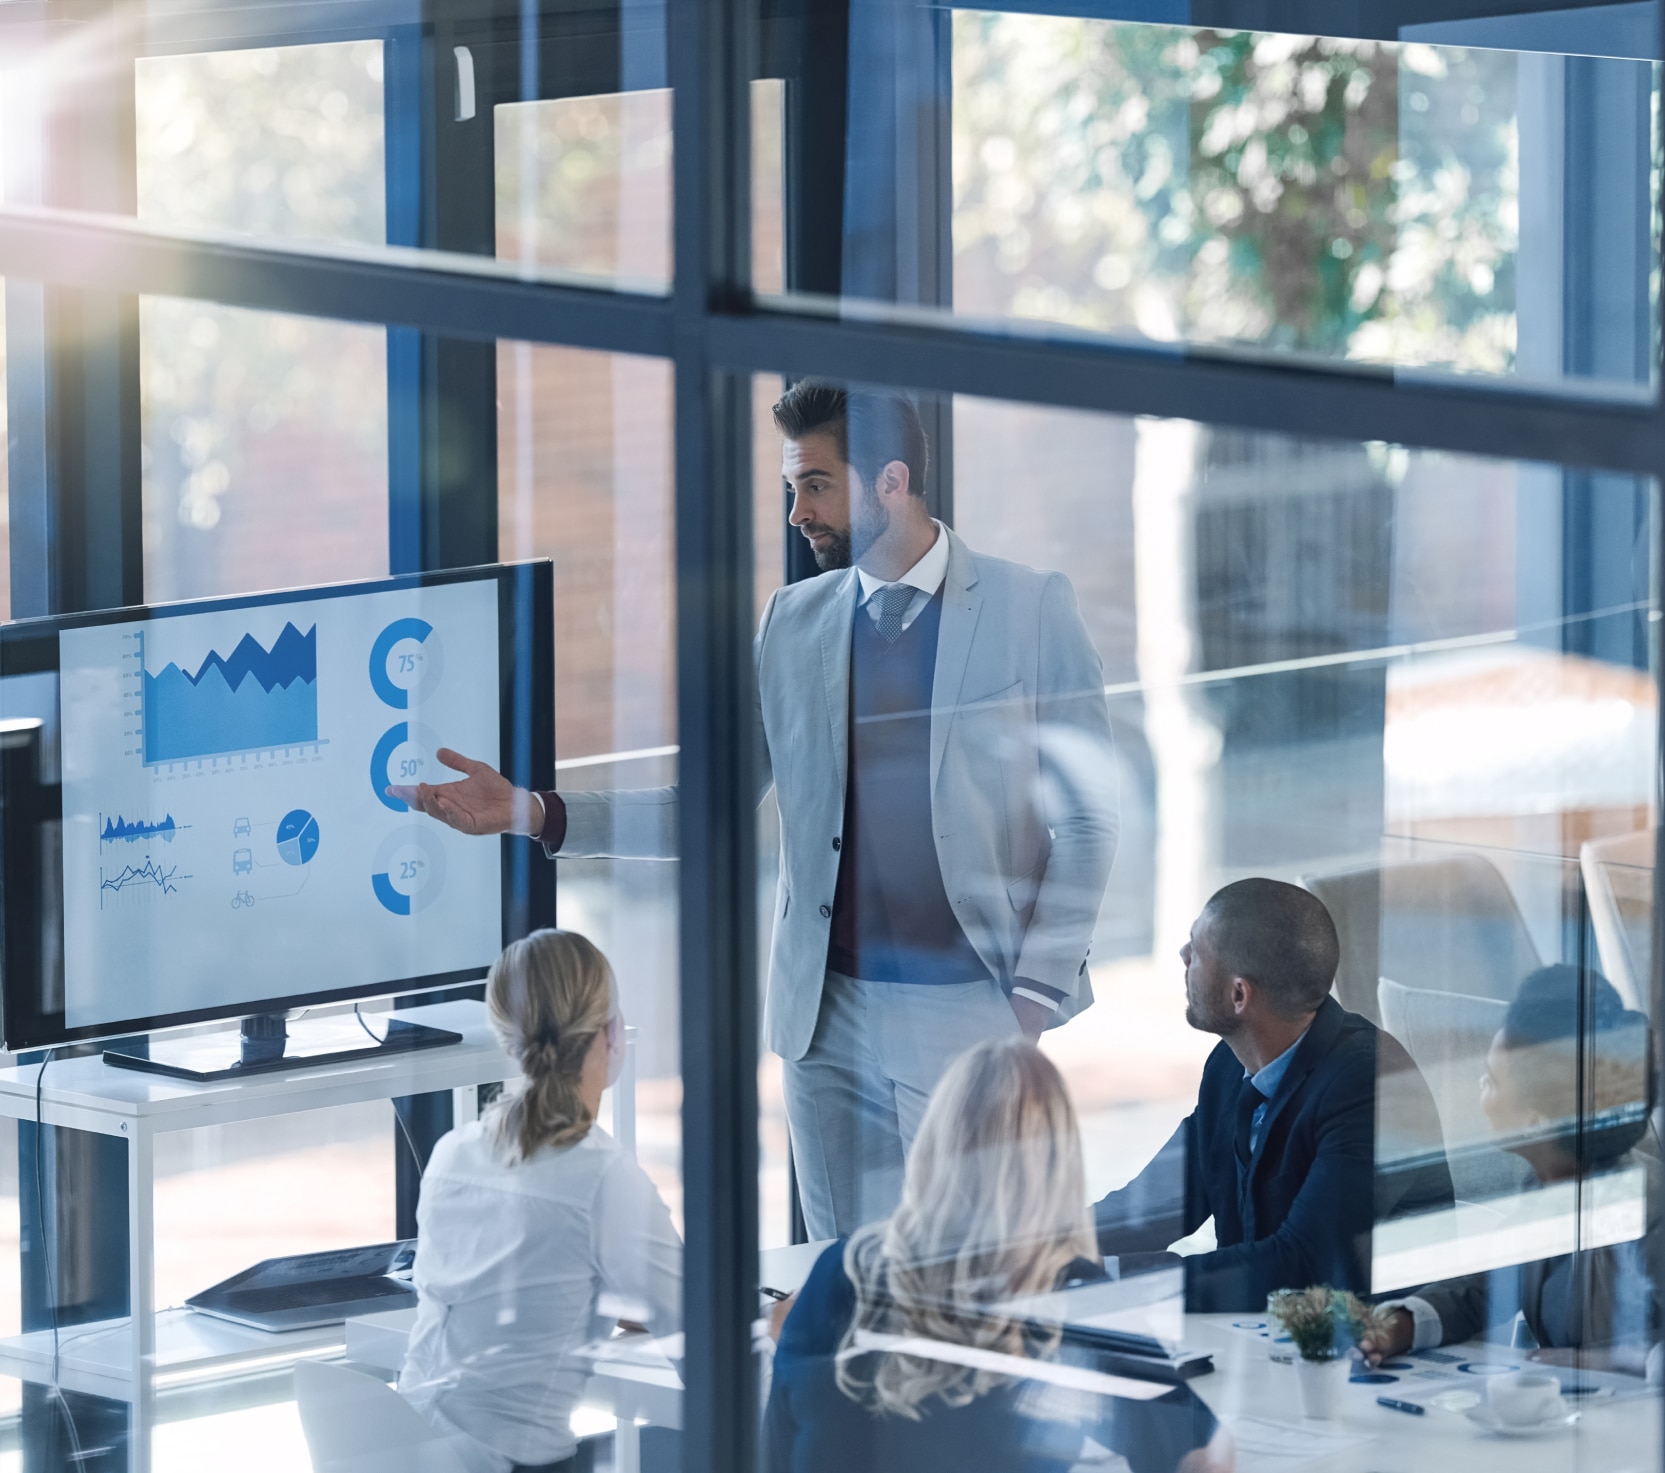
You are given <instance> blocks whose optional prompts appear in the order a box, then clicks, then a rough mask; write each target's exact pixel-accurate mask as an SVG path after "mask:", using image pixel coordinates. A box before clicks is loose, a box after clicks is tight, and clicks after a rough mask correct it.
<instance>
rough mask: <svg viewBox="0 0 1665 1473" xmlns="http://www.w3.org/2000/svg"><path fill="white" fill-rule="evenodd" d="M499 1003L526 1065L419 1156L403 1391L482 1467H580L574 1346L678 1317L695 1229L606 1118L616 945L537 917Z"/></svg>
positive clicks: (616, 1021)
mask: <svg viewBox="0 0 1665 1473" xmlns="http://www.w3.org/2000/svg"><path fill="white" fill-rule="evenodd" d="M486 1006H487V1008H488V1010H489V1012H490V1014H491V1020H492V1025H493V1027H494V1028H495V1029H496V1030H497V1035H498V1038H499V1039H500V1040H501V1041H502V1044H503V1048H504V1051H505V1052H506V1053H507V1054H508V1055H509V1056H510V1057H511V1058H512V1059H514V1060H515V1061H516V1062H517V1063H518V1064H519V1065H520V1067H521V1070H522V1072H523V1077H522V1078H521V1079H520V1080H519V1081H518V1082H517V1083H514V1084H511V1085H510V1086H509V1087H508V1088H507V1089H506V1090H505V1091H504V1094H503V1096H502V1098H501V1099H500V1100H499V1101H498V1102H497V1104H496V1105H495V1106H494V1107H493V1108H492V1109H491V1111H490V1112H489V1113H488V1114H487V1115H486V1116H485V1118H484V1119H481V1120H477V1121H474V1122H472V1123H470V1124H468V1125H460V1126H458V1127H457V1128H456V1129H455V1130H453V1131H451V1132H450V1133H449V1134H448V1135H446V1136H445V1137H444V1138H443V1139H441V1140H440V1142H439V1144H438V1145H436V1146H435V1147H434V1152H433V1156H432V1158H431V1159H430V1160H429V1162H428V1168H427V1170H426V1171H425V1172H424V1173H423V1176H422V1195H421V1198H420V1200H419V1202H418V1204H417V1210H416V1221H417V1247H416V1272H415V1284H416V1291H417V1294H418V1296H419V1301H420V1302H419V1305H418V1308H417V1315H416V1327H415V1329H414V1330H413V1331H412V1332H411V1337H410V1348H409V1350H408V1351H407V1352H406V1354H405V1364H404V1368H403V1370H401V1371H400V1373H399V1390H400V1392H401V1393H402V1394H403V1395H404V1396H405V1398H406V1399H407V1400H408V1401H409V1402H410V1403H411V1404H412V1405H413V1406H414V1407H415V1408H416V1409H417V1410H418V1411H419V1412H421V1413H422V1414H423V1415H424V1416H425V1417H426V1418H427V1419H428V1421H429V1422H431V1423H432V1424H433V1425H434V1426H435V1427H436V1428H437V1429H438V1430H439V1431H441V1432H443V1433H445V1434H447V1437H448V1440H449V1442H450V1443H451V1445H452V1447H453V1448H454V1449H455V1450H456V1452H457V1454H458V1455H459V1457H461V1458H462V1460H463V1462H464V1464H465V1466H466V1467H467V1468H468V1469H469V1470H470V1473H511V1470H517V1469H518V1470H526V1473H532V1470H538V1473H554V1470H555V1469H556V1468H560V1469H563V1470H567V1469H570V1470H571V1473H580V1470H581V1469H584V1468H587V1467H588V1459H587V1457H580V1456H579V1455H578V1453H579V1450H578V1448H577V1444H576V1441H575V1439H574V1437H573V1434H572V1430H571V1426H570V1423H571V1418H572V1409H573V1407H574V1406H575V1405H576V1404H577V1402H578V1397H579V1393H580V1392H581V1390H582V1389H583V1386H584V1382H585V1380H586V1378H587V1377H586V1370H585V1368H584V1366H583V1365H582V1364H581V1363H580V1362H578V1361H577V1360H575V1359H573V1358H572V1357H571V1356H570V1352H571V1351H573V1350H575V1349H576V1348H577V1347H578V1346H580V1345H582V1344H584V1343H585V1342H586V1341H590V1340H594V1339H598V1338H602V1337H604V1336H606V1335H608V1334H609V1333H610V1332H611V1331H612V1328H613V1326H614V1325H615V1324H616V1323H617V1322H618V1321H619V1320H620V1319H625V1320H628V1321H632V1322H636V1323H640V1324H642V1325H644V1326H646V1327H647V1328H649V1329H651V1330H653V1331H654V1332H655V1333H656V1334H661V1335H663V1334H668V1333H670V1332H671V1331H673V1330H675V1329H677V1328H678V1327H679V1325H680V1323H681V1316H682V1243H681V1240H680V1239H679V1238H678V1237H677V1235H676V1229H675V1228H674V1227H673V1226H672V1225H671V1216H670V1213H669V1212H668V1211H667V1210H666V1207H665V1204H664V1202H663V1201H661V1200H660V1197H659V1193H658V1192H657V1191H656V1190H655V1189H654V1186H653V1183H652V1182H651V1181H649V1180H648V1177H647V1174H646V1173H645V1172H644V1171H643V1170H642V1168H641V1167H640V1166H639V1165H638V1164H637V1163H636V1159H635V1158H634V1157H633V1156H631V1155H630V1154H629V1153H628V1152H627V1151H625V1150H624V1149H623V1148H622V1147H620V1146H619V1145H618V1144H617V1143H616V1142H615V1141H614V1140H613V1139H612V1138H611V1137H610V1136H609V1135H608V1134H607V1132H606V1131H604V1130H602V1129H601V1128H600V1127H599V1126H597V1125H596V1123H595V1118H596V1111H597V1110H598V1109H599V1108H600V1105H601V1096H602V1092H603V1091H604V1090H605V1089H606V1087H607V1086H608V1085H609V1084H611V1083H613V1082H614V1081H615V1080H616V1079H617V1078H618V1073H619V1069H620V1068H621V1067H622V1065H623V1062H624V1022H623V1019H622V1018H621V1017H620V1015H619V1011H618V991H617V988H616V986H615V984H614V981H613V969H612V967H610V966H609V965H608V963H607V958H606V957H605V956H603V955H602V954H601V952H600V951H599V950H597V949H596V947H595V945H594V944H593V943H592V942H590V941H588V940H587V939H585V938H584V937H583V936H579V935H577V934H576V933H574V932H570V931H535V932H533V933H532V935H530V936H528V937H526V938H525V939H523V940H520V941H514V942H511V943H510V944H509V945H508V946H507V947H505V948H504V951H503V954H502V956H500V957H499V958H498V959H497V961H496V962H495V963H494V964H493V966H492V969H491V977H490V980H489V981H488V982H487V984H486ZM589 1451H590V1450H589V1449H587V1448H586V1449H584V1453H585V1454H588V1452H589ZM644 1451H645V1448H644Z"/></svg>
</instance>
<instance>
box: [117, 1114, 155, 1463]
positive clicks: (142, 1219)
mask: <svg viewBox="0 0 1665 1473" xmlns="http://www.w3.org/2000/svg"><path fill="white" fill-rule="evenodd" d="M123 1132H124V1134H126V1136H127V1138H128V1139H127V1255H128V1256H127V1271H128V1287H127V1304H128V1310H129V1315H130V1318H129V1321H128V1330H129V1338H130V1341H131V1344H132V1348H133V1412H132V1420H131V1422H130V1423H129V1436H130V1438H131V1442H130V1445H129V1448H128V1457H127V1466H128V1469H129V1473H150V1430H151V1425H152V1421H153V1418H152V1416H151V1411H152V1406H153V1401H154V1397H155V1387H154V1383H153V1377H154V1375H155V1371H156V1172H155V1141H154V1140H153V1138H152V1136H151V1133H150V1131H149V1130H148V1129H147V1128H146V1127H145V1125H144V1123H143V1122H142V1121H134V1122H132V1123H131V1124H130V1125H124V1127H123Z"/></svg>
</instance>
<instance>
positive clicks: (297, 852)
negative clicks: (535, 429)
mask: <svg viewBox="0 0 1665 1473" xmlns="http://www.w3.org/2000/svg"><path fill="white" fill-rule="evenodd" d="M277 852H278V858H279V859H281V860H282V861H283V862H284V863H285V864H292V865H294V866H295V867H296V868H297V869H299V868H300V867H301V866H302V865H303V864H310V863H311V862H312V856H313V855H314V854H316V853H317V852H318V820H317V819H315V818H314V817H313V816H312V815H311V814H310V813H308V812H307V811H306V809H304V808H296V809H292V810H291V811H290V812H288V813H286V814H284V815H283V818H282V819H281V820H280V821H279V823H278V829H277Z"/></svg>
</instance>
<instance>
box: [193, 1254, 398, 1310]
mask: <svg viewBox="0 0 1665 1473" xmlns="http://www.w3.org/2000/svg"><path fill="white" fill-rule="evenodd" d="M415 1262H416V1239H415V1238H406V1239H404V1240H403V1241H402V1242H398V1243H375V1244H372V1245H371V1246H370V1247H368V1248H337V1249H334V1250H332V1251H330V1252H328V1253H298V1254H295V1255H293V1256H291V1257H288V1258H268V1259H267V1260H266V1261H265V1262H264V1263H257V1264H255V1266H254V1267H253V1268H246V1269H244V1270H243V1272H242V1273H240V1274H234V1275H233V1276H232V1277H231V1278H229V1279H226V1280H225V1281H224V1282H223V1283H218V1284H215V1285H214V1286H213V1288H211V1289H204V1290H203V1291H202V1293H200V1294H194V1295H192V1296H191V1298H189V1299H187V1300H186V1301H185V1303H186V1304H187V1305H189V1306H190V1308H192V1309H194V1310H196V1311H197V1312H198V1313H200V1314H211V1315H213V1316H214V1317H215V1318H216V1319H222V1320H231V1321H232V1322H233V1323H234V1324H239V1325H248V1326H250V1327H251V1328H253V1329H256V1330H273V1331H276V1330H305V1329H310V1328H312V1327H313V1326H316V1325H338V1324H341V1323H342V1322H343V1321H345V1320H350V1319H352V1318H354V1317H355V1316H356V1315H361V1314H379V1313H381V1312H383V1311H386V1310H392V1309H414V1308H415V1307H416V1290H415V1289H413V1288H412V1287H411V1283H410V1274H411V1268H412V1266H413V1265H414V1264H415Z"/></svg>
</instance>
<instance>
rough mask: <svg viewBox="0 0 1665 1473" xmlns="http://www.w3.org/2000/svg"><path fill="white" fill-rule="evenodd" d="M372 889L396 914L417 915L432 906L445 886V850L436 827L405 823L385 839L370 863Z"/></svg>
mask: <svg viewBox="0 0 1665 1473" xmlns="http://www.w3.org/2000/svg"><path fill="white" fill-rule="evenodd" d="M370 888H371V889H372V890H373V891H374V892H375V896H376V899H377V900H378V901H379V902H380V903H381V906H382V908H383V909H384V910H387V911H390V912H391V913H392V914H394V915H396V916H408V915H416V914H418V913H420V912H421V911H423V910H425V909H427V907H428V906H430V905H432V904H433V902H434V901H435V900H437V899H438V898H439V893H440V891H441V890H443V889H444V888H445V849H444V847H443V846H442V845H441V844H440V842H439V839H438V838H437V837H436V836H435V834H434V831H433V829H432V828H425V827H423V826H421V825H419V824H405V825H403V826H402V827H400V828H396V829H394V830H393V832H392V833H390V834H389V835H388V836H387V837H386V838H385V839H383V840H382V842H381V846H380V847H379V848H378V849H377V850H376V858H375V860H374V862H373V863H372V865H371V875H370Z"/></svg>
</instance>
